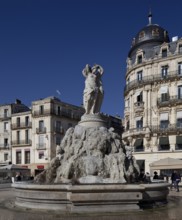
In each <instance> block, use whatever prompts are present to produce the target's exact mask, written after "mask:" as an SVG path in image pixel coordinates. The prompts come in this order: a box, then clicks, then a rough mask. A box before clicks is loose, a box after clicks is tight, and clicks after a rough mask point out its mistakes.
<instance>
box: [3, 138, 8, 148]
mask: <svg viewBox="0 0 182 220" xmlns="http://www.w3.org/2000/svg"><path fill="white" fill-rule="evenodd" d="M4 147H8V138H4Z"/></svg>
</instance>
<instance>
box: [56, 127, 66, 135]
mask: <svg viewBox="0 0 182 220" xmlns="http://www.w3.org/2000/svg"><path fill="white" fill-rule="evenodd" d="M54 132H56V133H61V134H63V133H64V129H63V128H62V127H56V126H55V127H54Z"/></svg>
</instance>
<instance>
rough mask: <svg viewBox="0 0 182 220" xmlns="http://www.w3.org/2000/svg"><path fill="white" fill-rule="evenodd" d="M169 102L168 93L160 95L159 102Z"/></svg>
mask: <svg viewBox="0 0 182 220" xmlns="http://www.w3.org/2000/svg"><path fill="white" fill-rule="evenodd" d="M166 101H169V95H168V93H162V94H161V102H166Z"/></svg>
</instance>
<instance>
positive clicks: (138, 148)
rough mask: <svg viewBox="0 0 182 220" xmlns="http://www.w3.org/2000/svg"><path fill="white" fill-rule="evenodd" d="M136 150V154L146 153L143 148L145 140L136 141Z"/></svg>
mask: <svg viewBox="0 0 182 220" xmlns="http://www.w3.org/2000/svg"><path fill="white" fill-rule="evenodd" d="M134 147H135V148H134V150H135V152H141V151H144V147H143V139H136V141H135V143H134Z"/></svg>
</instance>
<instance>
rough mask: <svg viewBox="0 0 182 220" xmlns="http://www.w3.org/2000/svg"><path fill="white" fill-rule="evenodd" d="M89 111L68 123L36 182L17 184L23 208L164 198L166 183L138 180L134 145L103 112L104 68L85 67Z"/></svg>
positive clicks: (90, 209) (117, 206) (91, 209)
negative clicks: (75, 122)
mask: <svg viewBox="0 0 182 220" xmlns="http://www.w3.org/2000/svg"><path fill="white" fill-rule="evenodd" d="M82 73H83V75H84V77H85V89H84V95H83V100H84V108H85V114H84V115H83V116H82V118H81V121H80V122H79V123H78V125H77V126H76V127H75V128H69V129H68V130H67V132H66V134H65V136H64V138H63V140H62V143H61V145H60V146H59V147H58V148H57V155H56V157H55V158H54V159H53V160H52V161H51V163H50V165H49V168H48V169H47V170H45V171H43V172H42V173H41V174H39V175H38V176H37V177H36V178H35V182H34V183H33V184H28V183H26V184H25V183H13V184H12V186H13V187H14V188H15V196H16V199H15V204H16V205H17V206H20V207H26V208H35V209H48V210H59V211H60V212H61V211H62V212H66V213H98V212H101V213H103V212H121V211H122V210H123V211H126V210H140V208H141V207H142V204H144V203H145V204H146V203H147V204H154V203H160V202H165V201H166V198H167V195H168V185H169V184H167V183H155V184H133V181H134V179H135V178H136V177H137V175H138V174H139V167H138V165H137V163H136V160H135V158H134V156H133V155H132V147H131V146H123V144H122V142H121V138H120V136H119V135H118V134H117V133H115V132H114V129H113V128H109V129H108V128H107V127H106V122H105V121H104V119H103V118H102V115H101V114H100V108H101V104H102V100H103V96H104V90H103V86H102V80H101V77H102V74H103V68H102V67H101V66H100V65H94V66H93V67H90V66H89V65H86V67H85V68H84V70H83V72H82Z"/></svg>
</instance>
